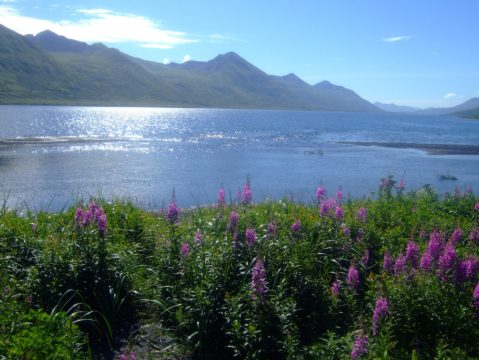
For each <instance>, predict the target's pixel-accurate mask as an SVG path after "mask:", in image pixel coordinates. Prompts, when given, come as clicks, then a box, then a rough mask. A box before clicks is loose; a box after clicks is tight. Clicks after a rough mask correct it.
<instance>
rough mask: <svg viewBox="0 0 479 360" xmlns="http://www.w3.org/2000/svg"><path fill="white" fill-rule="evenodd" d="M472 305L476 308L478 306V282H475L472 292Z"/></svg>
mask: <svg viewBox="0 0 479 360" xmlns="http://www.w3.org/2000/svg"><path fill="white" fill-rule="evenodd" d="M472 306H474V307H475V308H476V309H477V308H479V283H477V285H476V287H475V288H474V292H473V293H472Z"/></svg>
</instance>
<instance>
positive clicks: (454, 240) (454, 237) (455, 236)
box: [451, 228, 462, 245]
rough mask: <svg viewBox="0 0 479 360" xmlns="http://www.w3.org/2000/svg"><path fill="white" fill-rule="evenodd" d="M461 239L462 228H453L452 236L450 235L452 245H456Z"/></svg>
mask: <svg viewBox="0 0 479 360" xmlns="http://www.w3.org/2000/svg"><path fill="white" fill-rule="evenodd" d="M461 240H462V229H460V228H457V229H454V232H453V233H452V236H451V242H452V243H453V244H454V245H456V244H457V243H458V242H460V241H461Z"/></svg>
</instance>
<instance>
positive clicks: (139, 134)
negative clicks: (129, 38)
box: [0, 106, 479, 209]
mask: <svg viewBox="0 0 479 360" xmlns="http://www.w3.org/2000/svg"><path fill="white" fill-rule="evenodd" d="M392 143H395V144H400V143H406V145H407V146H406V147H404V146H403V147H402V148H401V147H394V146H393V147H391V146H389V147H388V146H384V145H383V146H381V144H392ZM361 144H363V145H361ZM411 144H412V145H411ZM414 144H416V145H417V144H429V145H430V144H438V145H442V148H443V149H450V147H451V146H453V147H454V146H455V145H463V146H466V147H472V146H477V145H476V144H479V122H475V121H470V120H464V119H459V118H454V117H422V116H414V115H398V114H387V113H384V114H358V113H327V112H297V111H259V110H258V111H255V110H217V109H158V108H98V107H43V106H1V107H0V192H1V193H3V194H8V197H9V199H8V203H9V205H10V206H15V205H18V204H25V203H26V204H28V206H30V207H32V208H38V207H44V208H50V209H58V208H60V207H62V206H64V204H65V203H68V202H69V201H70V202H71V201H72V199H74V198H75V197H77V196H79V195H84V196H87V195H90V194H103V195H104V196H107V197H110V196H120V197H129V198H132V199H134V200H135V201H137V202H139V203H140V204H142V205H143V206H145V207H161V206H162V204H165V203H167V202H168V201H169V199H170V197H171V194H172V192H173V189H174V190H175V193H176V196H177V200H178V203H179V205H180V206H193V205H201V204H207V203H213V202H214V201H215V198H216V191H217V189H218V188H219V187H220V186H221V185H223V186H224V187H225V189H226V191H227V194H228V195H229V198H231V199H232V198H234V197H235V194H236V192H237V190H238V188H240V187H242V185H243V183H244V181H245V179H246V176H247V175H249V176H250V177H251V180H252V185H253V189H254V200H256V201H258V200H263V199H266V198H269V197H273V198H279V197H282V196H285V195H287V196H290V195H291V194H293V195H294V197H295V198H296V199H298V200H302V201H310V200H311V199H312V197H313V195H314V190H315V188H316V186H317V185H318V184H319V183H322V184H324V185H325V186H326V187H328V188H330V189H331V190H333V191H334V190H336V189H337V188H338V187H339V186H342V188H343V190H344V192H345V194H351V195H353V196H365V195H369V194H371V193H372V192H374V191H376V189H377V186H378V183H379V179H380V178H381V177H384V176H387V175H388V174H392V175H395V177H396V178H401V177H404V178H405V180H406V183H407V186H408V189H418V188H420V187H422V186H423V185H425V184H430V185H432V186H434V187H435V188H436V189H437V190H438V191H439V192H446V191H454V187H455V186H459V187H460V188H462V189H464V188H465V187H466V186H468V185H471V186H472V188H473V189H475V190H478V189H479V156H478V155H474V154H469V155H464V154H461V152H459V154H457V155H429V154H428V151H425V150H424V149H418V148H415V147H414ZM366 145H368V146H366ZM426 150H427V149H426ZM442 175H452V176H453V177H454V178H457V180H455V181H452V180H444V179H452V177H443V176H442ZM441 179H442V180H441ZM227 198H228V196H227Z"/></svg>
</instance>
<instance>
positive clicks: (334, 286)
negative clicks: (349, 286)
mask: <svg viewBox="0 0 479 360" xmlns="http://www.w3.org/2000/svg"><path fill="white" fill-rule="evenodd" d="M339 291H340V286H339V281H338V280H335V281H334V282H333V284H332V285H331V294H333V296H334V297H338V296H339Z"/></svg>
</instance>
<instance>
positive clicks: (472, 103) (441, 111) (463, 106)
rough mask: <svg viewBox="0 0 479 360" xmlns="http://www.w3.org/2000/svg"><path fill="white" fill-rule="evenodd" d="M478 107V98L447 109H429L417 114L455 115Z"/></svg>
mask: <svg viewBox="0 0 479 360" xmlns="http://www.w3.org/2000/svg"><path fill="white" fill-rule="evenodd" d="M478 107H479V97H475V98H471V99H469V100H467V101H466V102H463V103H462V104H459V105H456V106H453V107H449V108H430V109H425V110H421V111H419V112H418V114H421V115H448V114H456V113H460V112H464V111H469V110H473V109H475V108H478Z"/></svg>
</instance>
